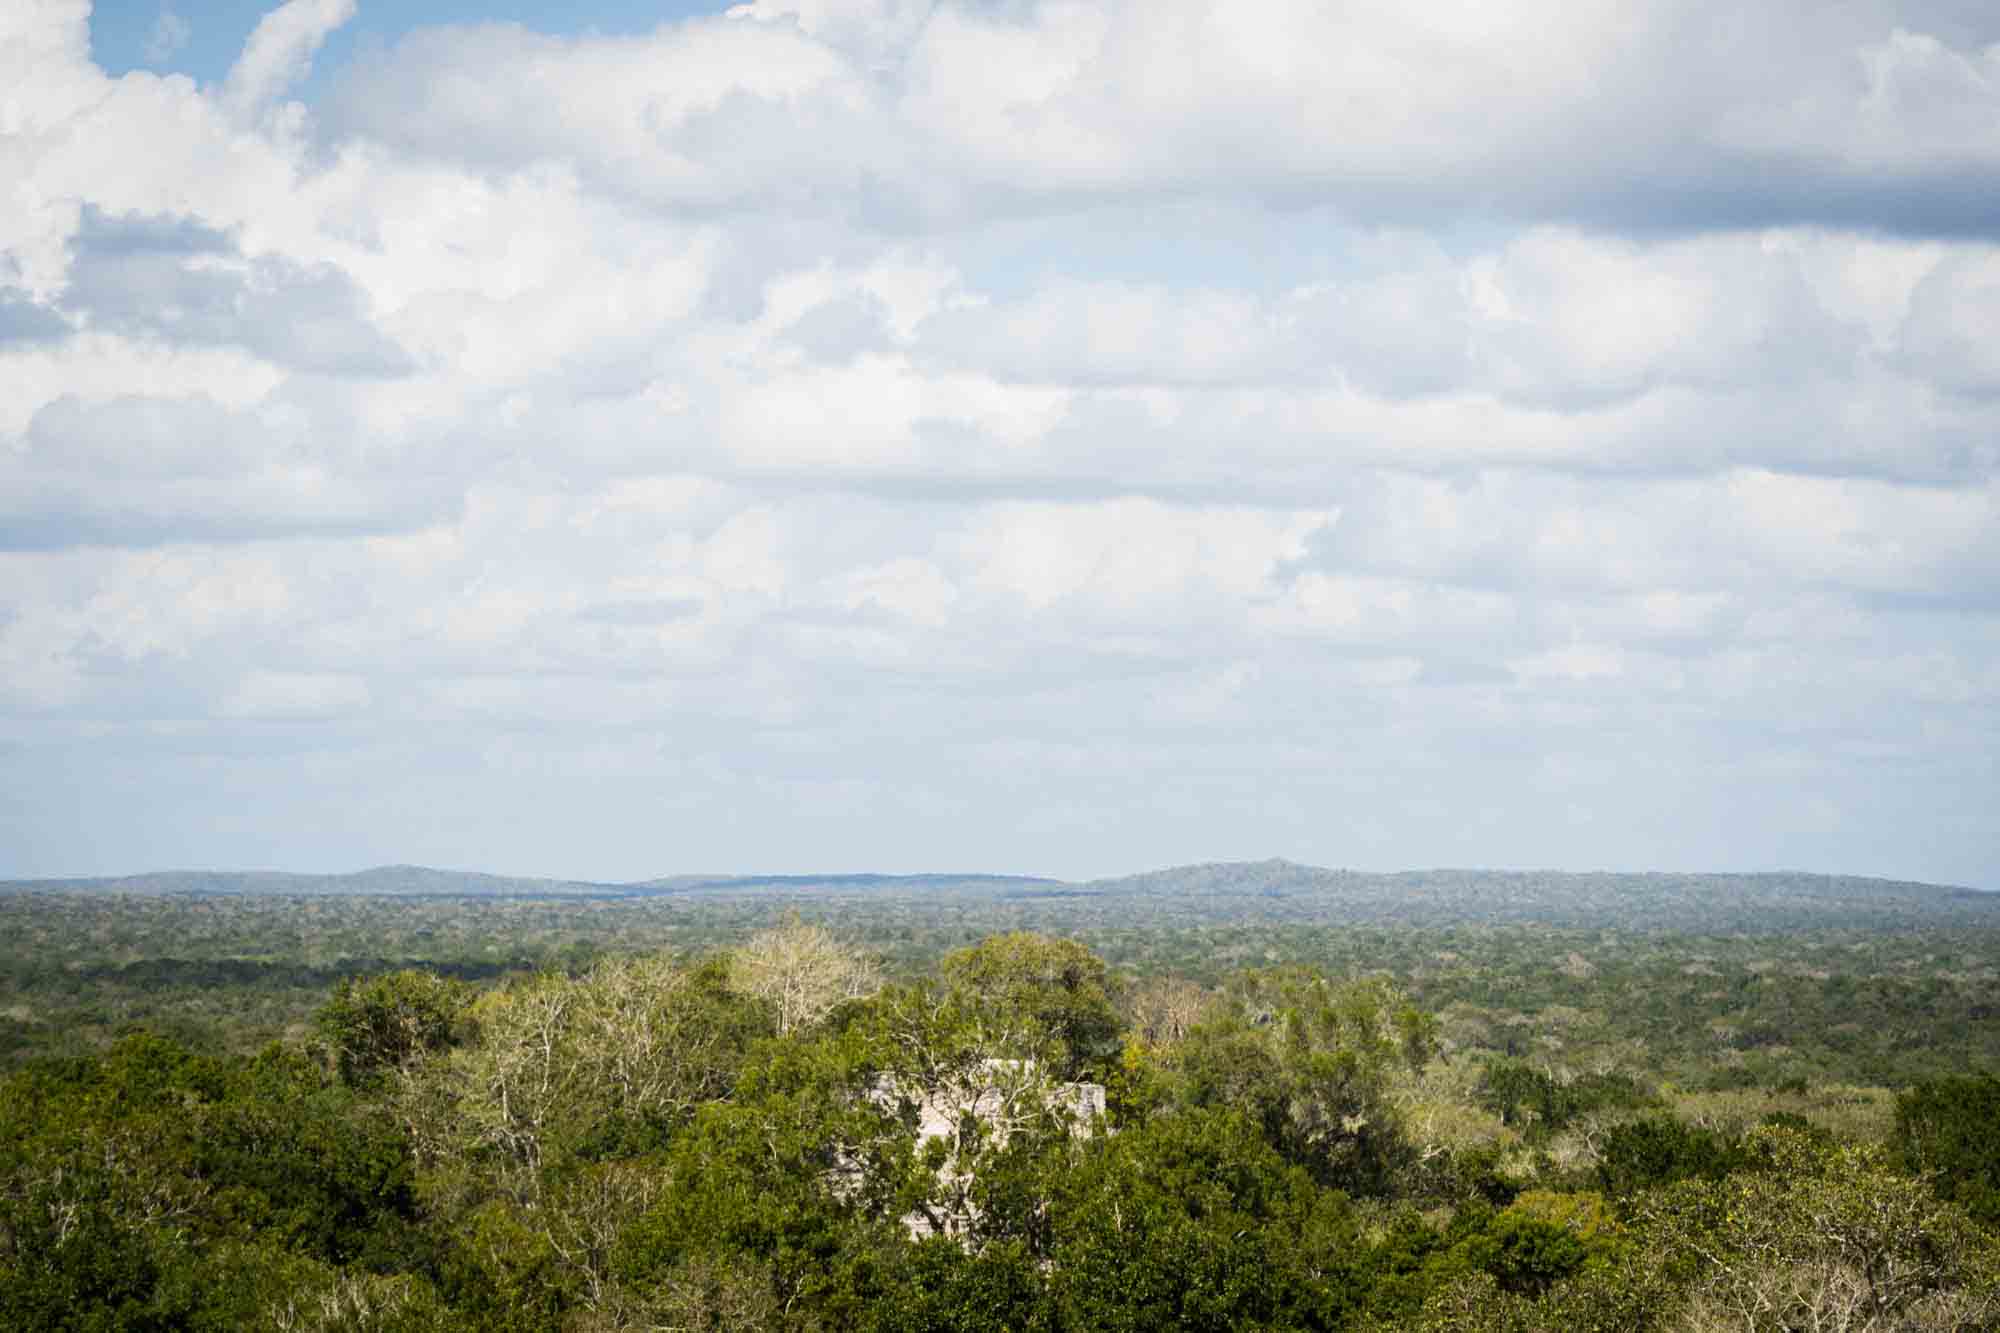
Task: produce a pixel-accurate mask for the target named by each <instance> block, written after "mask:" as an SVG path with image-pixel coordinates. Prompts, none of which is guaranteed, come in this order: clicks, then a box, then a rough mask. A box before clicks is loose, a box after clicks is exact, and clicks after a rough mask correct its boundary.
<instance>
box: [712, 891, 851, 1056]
mask: <svg viewBox="0 0 2000 1333" xmlns="http://www.w3.org/2000/svg"><path fill="white" fill-rule="evenodd" d="M729 984H730V986H731V987H733V988H734V989H736V990H738V991H740V992H742V993H743V994H745V995H749V996H752V997H754V998H756V999H759V1000H762V1001H764V1002H765V1003H767V1004H769V1005H770V1006H771V1011H772V1014H773V1015H774V1017H775V1018H776V1021H777V1025H778V1035H779V1036H790V1035H791V1034H793V1033H795V1032H800V1031H803V1030H805V1029H807V1028H812V1027H816V1026H818V1025H819V1024H820V1023H821V1022H822V1021H824V1020H825V1018H826V1016H827V1015H828V1014H830V1013H832V1012H833V1010H834V1007H835V1006H836V1005H839V1004H841V1003H842V1002H844V1001H847V1000H858V999H861V998H862V997H864V996H868V995H872V994H874V993H875V992H876V991H877V990H879V989H880V988H881V985H882V977H881V972H880V971H879V969H877V968H876V966H875V964H874V963H873V962H872V961H871V960H870V959H868V958H866V957H863V956H862V955H861V954H859V953H857V952H856V951H855V950H853V949H850V948H848V947H847V946H846V945H844V944H842V943H841V942H840V940H839V939H838V938H836V937H835V936H834V934H833V932H832V931H830V930H828V929H827V928H826V927H824V926H818V925H810V924H808V923H806V922H805V921H802V920H800V919H799V915H798V913H796V912H794V913H792V914H790V916H788V917H787V918H786V920H785V922H784V923H783V924H782V925H779V926H776V927H774V928H773V929H770V930H760V931H758V932H757V933H756V934H755V935H752V936H751V937H750V938H749V940H748V941H747V942H745V943H744V945H743V947H742V948H740V949H737V950H736V951H735V952H734V953H732V954H730V956H729Z"/></svg>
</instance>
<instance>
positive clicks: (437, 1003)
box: [314, 969, 472, 1084]
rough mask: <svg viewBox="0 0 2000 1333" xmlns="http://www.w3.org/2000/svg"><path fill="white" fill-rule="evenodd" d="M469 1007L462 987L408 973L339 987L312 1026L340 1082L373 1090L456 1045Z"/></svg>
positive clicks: (354, 979)
mask: <svg viewBox="0 0 2000 1333" xmlns="http://www.w3.org/2000/svg"><path fill="white" fill-rule="evenodd" d="M471 1003H472V991H471V989H470V988H469V987H468V986H466V984H465V983H464V982H462V981H456V980H453V979H451V978H448V977H440V976H437V975H435V974H433V973H430V972H421V971H416V970H412V969H405V970H403V971H401V972H392V973H390V974H389V975H387V976H379V977H373V978H369V979H366V980H363V979H361V978H358V977H350V978H348V979H347V980H345V981H343V982H341V983H340V984H339V985H338V986H336V987H335V988H334V991H333V998H332V999H331V1000H329V1001H327V1003H326V1005H325V1007H324V1008H322V1009H321V1010H320V1011H319V1013H318V1014H316V1015H314V1022H315V1024H316V1025H317V1026H318V1028H319V1032H320V1036H321V1038H322V1039H323V1040H324V1041H325V1042H326V1044H327V1047H328V1049H329V1050H331V1051H332V1053H333V1056H334V1061H335V1066H336V1068H338V1070H339V1071H340V1077H341V1078H342V1080H343V1081H345V1082H347V1083H349V1084H372V1083H373V1082H375V1081H376V1080H378V1079H380V1078H381V1077H382V1076H383V1075H384V1074H385V1073H387V1072H389V1071H391V1070H395V1069H399V1068H402V1067H404V1066H407V1065H409V1064H410V1063H412V1062H413V1061H415V1060H417V1059H419V1058H421V1057H422V1056H425V1055H428V1054H431V1053H433V1052H436V1051H441V1050H443V1049H445V1048H446V1047H447V1046H450V1045H452V1044H453V1042H455V1041H456V1040H457V1039H458V1038H459V1037H460V1036H461V1035H462V1033H461V1031H460V1029H461V1025H462V1024H463V1022H464V1018H465V1010H466V1008H467V1006H469V1005H470V1004H471Z"/></svg>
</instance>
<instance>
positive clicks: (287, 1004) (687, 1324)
mask: <svg viewBox="0 0 2000 1333" xmlns="http://www.w3.org/2000/svg"><path fill="white" fill-rule="evenodd" d="M1196 869H1197V870H1203V873H1202V874H1197V875H1190V876H1188V877H1187V878H1186V880H1185V881H1184V882H1183V883H1182V884H1181V886H1180V888H1178V889H1176V890H1175V892H1176V893H1179V894H1182V895H1183V896H1192V895H1195V894H1208V895H1211V896H1218V897H1223V898H1230V897H1234V896H1236V895H1238V894H1239V893H1241V892H1243V884H1244V883H1245V882H1246V880H1247V881H1248V882H1252V883H1263V884H1265V885H1266V886H1268V883H1269V879H1268V876H1260V875H1248V876H1246V875H1244V874H1232V873H1230V872H1227V871H1226V870H1225V869H1223V868H1216V869H1213V870H1208V869H1205V868H1196ZM1300 869H1303V868H1300ZM1311 873H1312V874H1313V875H1337V874H1338V873H1339V872H1311ZM717 882H718V881H714V880H710V881H704V883H707V884H709V885H711V886H712V885H714V884H715V883H717ZM721 882H723V883H728V884H731V885H732V886H733V887H731V888H730V889H729V890H728V891H726V892H723V891H716V890H714V889H712V888H711V889H710V890H707V891H697V892H692V893H680V894H668V895H659V896H643V897H636V898H632V899H582V900H579V899H576V898H573V897H565V896H550V897H547V898H541V899H537V898H532V897H528V896H523V897H521V898H519V899H515V898H511V897H510V898H503V899H497V900H486V901H472V900H455V899H431V898H396V897H353V898H346V897H325V896H318V895H313V896H306V897H298V896H279V897H270V896H264V895H249V896H240V895H234V894H226V895H221V896H217V895H212V894H202V893H183V894H167V895H153V894H105V893H102V892H99V891H83V892H62V891H50V890H49V889H48V888H47V887H42V888H37V889H35V890H34V891H31V892H18V893H14V894H10V895H6V896H4V897H0V926H5V927H7V929H6V931H5V934H4V939H5V940H6V941H7V942H6V943H5V944H0V964H4V966H0V1034H4V1038H5V1045H4V1048H0V1056H4V1059H5V1062H6V1065H7V1068H8V1071H9V1072H7V1073H6V1075H5V1081H4V1083H0V1327H7V1328H22V1329H39V1328H77V1329H84V1328H89V1329H225V1328H230V1329H233V1328H257V1327H268V1328H283V1329H459V1328H486V1329H578V1330H584V1329H603V1330H611V1329H681V1328H717V1329H721V1328H771V1329H779V1328H783V1329H845V1328H856V1329H884V1330H890V1329H893V1330H914V1329H956V1328H966V1329H985V1328H990V1329H1050V1330H1055V1329H1099V1328H1104V1329H1151V1328H1215V1329H1223V1328H1229V1329H1237V1328H1265V1329H1273V1330H1276V1329H1294V1328H1297V1329H1392V1328H1393V1329H1401V1328H1419V1329H1426V1328H1428V1329H1496V1330H1498V1329H1510V1330H1511V1329H1523V1330H1526V1329H1540V1328H1550V1329H1554V1328H1564V1329H1627V1328H1659V1329H1725V1328H1727V1329H1738V1328H1741V1329H1773V1330H1776V1329H1804V1328H1815V1329H1818V1328H1827V1329H1832V1328H1845V1329H1862V1328H1877V1329H1910V1330H1931V1329H1939V1330H1942V1329H1962V1330H1972V1329H1985V1328H1993V1327H2000V1239H1996V1233H1995V1228H1996V1227H2000V1136H1996V1135H1995V1133H1994V1132H1993V1126H1994V1124H1996V1123H2000V1079H1996V1078H1995V1077H1994V1071H1995V1070H1996V1069H2000V1059H1996V1055H2000V1042H1996V1032H1995V1027H1996V1023H1995V1018H1996V1015H1995V1012H1994V1007H1993V1001H1992V998H1991V997H1992V996H1993V995H1994V994H1995V993H1996V986H1995V982H1996V979H2000V973H1996V966H2000V931H1996V930H1995V929H1994V928H1992V927H1990V926H1986V925H1982V924H1978V923H1976V922H1971V923H1969V922H1967V921H1965V920H1963V919H1960V918H1958V917H1957V916H1955V915H1954V914H1955V913H1959V912H1961V911H1976V910H1978V909H1979V907H1980V904H1978V903H1975V904H1974V906H1973V907H1972V908H1965V907H1964V906H1963V905H1962V904H1954V903H1953V902H1952V901H1951V899H1950V897H1949V895H1943V896H1940V897H1938V898H1936V899H1932V898H1927V897H1926V896H1925V895H1923V894H1916V893H1904V894H1903V895H1902V896H1901V897H1900V898H1898V896H1897V895H1896V894H1895V893H1889V894H1886V895H1885V897H1886V898H1888V899H1890V900H1891V901H1890V902H1889V903H1888V905H1885V906H1878V908H1877V909H1875V910H1876V914H1877V915H1876V920H1877V924H1876V925H1875V926H1873V927H1869V926H1863V925H1859V924H1856V920H1857V918H1856V913H1857V911H1859V910H1860V909H1856V908H1854V907H1853V906H1852V904H1851V898H1850V895H1851V893H1852V889H1853V885H1852V883H1851V882H1839V883H1837V884H1832V885H1831V886H1830V887H1829V886H1828V885H1822V886H1821V887H1822V890H1823V891H1822V892H1821V893H1820V895H1819V897H1818V898H1816V899H1814V898H1812V895H1811V894H1810V893H1803V892H1802V891H1800V889H1799V887H1798V886H1797V885H1796V884H1780V885H1779V886H1778V889H1777V891H1781V892H1782V893H1784V894H1786V895H1789V897H1790V898H1791V899H1799V898H1802V897H1803V898H1807V899H1811V900H1812V901H1814V902H1820V903H1825V902H1833V903H1836V904H1839V906H1837V907H1836V908H1835V909H1832V910H1831V913H1830V915H1827V916H1824V917H1822V918H1818V919H1817V920H1818V924H1816V925H1810V926H1806V925H1800V924H1799V923H1797V922H1796V921H1789V919H1776V918H1773V919H1769V920H1768V921H1767V928H1766V929H1763V930H1717V931H1714V932H1712V933H1701V932H1699V931H1696V930H1691V929H1687V928H1685V927H1684V926H1682V927H1680V928H1675V929H1655V928H1648V927H1646V926H1645V925H1644V924H1643V921H1644V920H1645V919H1646V918H1645V917H1644V916H1643V915H1641V916H1640V917H1638V918H1635V920H1636V921H1638V922H1640V924H1628V925H1626V926H1624V927H1613V926H1608V925H1603V924H1589V925H1585V924H1577V923H1576V920H1575V919H1574V918H1568V917H1564V918H1559V919H1555V920H1536V919H1517V918H1516V917H1514V916H1511V915H1507V914H1499V915H1492V916H1489V917H1488V918H1486V919H1479V920H1457V921H1449V922H1434V921H1433V920H1431V919H1428V918H1426V919H1422V920H1418V921H1414V922H1398V921H1383V920H1363V921H1358V922H1357V921H1345V920H1339V919H1332V918H1330V916H1329V915H1326V914H1322V916H1321V917H1320V918H1319V919H1316V920H1302V919H1296V918H1294V917H1292V916H1290V915H1286V914H1284V913H1272V914H1268V915H1266V916H1263V917H1252V916H1248V915H1243V914H1239V915H1238V916H1237V917H1236V918H1235V919H1224V918H1222V917H1221V916H1220V915H1219V914H1218V915H1217V916H1215V917H1210V916H1207V915H1203V914H1199V913H1197V914H1194V915H1193V916H1191V917H1190V918H1189V919H1187V920H1185V921H1183V922H1181V923H1179V924H1175V923H1172V922H1168V921H1162V920H1156V919H1151V918H1146V917H1136V918H1128V919H1125V920H1117V919H1115V914H1114V916H1113V919H1106V918H1105V916H1104V915H1102V914H1101V912H1100V904H1098V903H1097V902H1096V901H1094V899H1093V898H1092V897H1090V896H1085V897H1083V898H1077V897H1060V896H1055V894H1056V892H1058V891H1060V889H1061V888H1062V886H1057V885H1052V884H1049V883H1047V882H1036V881H1000V880H992V881H988V882H987V883H986V885H985V887H984V888H983V889H981V890H979V891H978V892H976V893H975V892H972V891H970V890H968V889H967V888H965V886H966V885H968V884H970V883H973V882H975V881H974V880H973V878H972V877H949V878H948V879H946V880H943V881H940V882H942V883H945V884H947V885H949V886H955V887H947V888H945V889H943V890H942V891H939V890H938V888H937V884H936V883H934V884H933V885H932V888H931V891H930V893H929V896H926V894H925V893H924V892H920V891H918V890H917V888H916V887H915V886H913V885H898V884H897V883H895V882H893V881H890V880H873V879H858V878H857V879H851V880H850V881H849V882H848V883H847V886H846V888H845V889H844V890H841V891H839V892H832V891H828V890H827V885H828V884H830V883H832V881H830V880H818V879H811V878H803V879H801V880H796V881H793V882H791V883H789V884H787V883H784V882H781V881H756V882H755V883H756V884H758V885H759V886H761V887H759V888H755V889H752V888H748V887H745V885H746V883H748V882H746V881H741V880H733V881H731V880H724V881H721ZM1157 889H1158V886H1157V885H1155V886H1152V887H1151V888H1150V889H1149V892H1154V893H1156V896H1157ZM1676 891H1682V892H1687V893H1695V892H1698V891H1699V890H1698V887H1690V886H1687V885H1682V886H1680V888H1679V889H1678V890H1676ZM1256 892H1260V893H1261V892H1262V890H1261V889H1258V890H1256ZM1937 902H1944V903H1946V904H1947V906H1946V907H1945V908H1944V909H1943V910H1944V916H1943V917H1942V918H1939V917H1933V916H1929V915H1927V912H1929V911H1930V909H1931V907H1933V906H1935V904H1936V903H1937ZM1912 904H1915V905H1914V906H1913V905H1912ZM801 909H804V913H803V914H801ZM815 909H817V910H815ZM1746 910H1747V909H1746ZM1800 910H1814V909H1800ZM1788 922H1789V923H1788ZM1079 1084H1082V1085H1087V1086H1095V1087H1099V1088H1101V1089H1102V1090H1103V1101H1102V1105H1103V1112H1102V1114H1101V1116H1100V1115H1095V1114H1092V1113H1090V1111H1089V1110H1088V1108H1089V1107H1090V1106H1091V1105H1093V1103H1091V1102H1089V1101H1088V1100H1084V1101H1079V1100H1077V1099H1076V1098H1074V1097H1072V1096H1071V1095H1069V1094H1068V1093H1066V1091H1065V1089H1068V1088H1073V1087H1075V1086H1077V1085H1079ZM940 1108H942V1110H943V1112H944V1113H943V1114H939V1112H940Z"/></svg>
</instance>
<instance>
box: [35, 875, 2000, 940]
mask: <svg viewBox="0 0 2000 1333" xmlns="http://www.w3.org/2000/svg"><path fill="white" fill-rule="evenodd" d="M22 892H39V893H109V894H173V895H206V896H245V895H256V896H267V897H317V896H327V895H347V896H358V897H376V898H458V899H542V900H549V899H592V898H596V899H605V898H619V899H633V898H671V899H676V900H679V901H682V902H685V903H687V904H688V905H690V906H693V905H696V904H698V903H700V902H703V901H715V902H734V903H741V902H746V901H757V902H765V903H776V904H782V903H787V902H797V903H798V904H799V905H801V906H818V907H837V906H841V905H845V904H854V905H857V906H858V905H863V904H878V905H888V904H893V903H896V902H899V901H906V902H919V901H921V902H924V903H928V904H933V905H935V904H938V903H940V902H950V901H958V902H962V903H966V904H971V903H980V904H987V905H995V906H999V907H1002V908H1006V909H1008V910H1009V911H1012V912H1018V914H1019V917H1020V920H1021V921H1022V923H1023V924H1024V925H1034V926H1039V927H1041V928H1044V929H1052V930H1060V929H1064V928H1065V927H1074V926H1079V925H1093V926H1118V925H1128V926H1133V927H1144V926H1159V925H1169V924H1203V923H1212V924H1226V923H1230V922H1244V921H1268V922H1293V923H1301V924H1307V923H1310V924H1332V925H1343V924H1344V925H1354V926H1391V925H1406V926H1427V927H1444V926H1460V925H1466V926H1476V925H1482V924H1485V925H1519V924H1536V923H1539V924H1543V925H1549V926H1564V927H1602V928H1611V929H1630V930H1681V931H1691V932H1700V933H1721V932H1728V931H1735V930H1770V929H1789V928H1803V927H1826V928H1840V927H1853V928H1857V929H1861V928H1866V929H1880V928H1884V927H1889V928H1896V927H1916V926H1939V925H1953V924H1968V925H1971V924H1979V925H1989V926H2000V894H1995V893H1983V892H1980V891H1978V890H1975V889H1967V888H1956V887H1952V886H1948V885H1938V884H1922V883H1915V882H1911V881H1904V880H1887V879H1869V878H1863V877H1859V876H1851V875H1811V874H1802V873H1786V872H1777V873H1761V874H1665V873H1644V874H1622V873H1614V872H1610V871H1591V872H1582V873H1578V872H1567V871H1550V870H1536V871H1518V870H1448V869H1447V870H1407V871H1399V872H1395V873H1386V874H1385V873H1373V872H1363V871H1355V870H1333V869H1326V868H1323V867H1319V866H1308V865H1299V864H1297V863H1295V862H1291V861H1283V860H1272V861H1226V862H1212V863H1207V864H1201V865H1187V866H1176V867H1173V868H1171V869H1167V870H1154V871H1149V872H1147V873H1145V874H1139V875H1127V876H1122V877H1118V878H1111V879H1099V880H1090V881H1086V882H1080V883H1073V882H1068V881H1063V880H1054V879H1038V878H1034V877H1031V876H1020V875H983V874H928V875H881V874H826V875H670V876H665V877H662V878H658V879H649V880H639V881H632V882H628V883H607V882H601V881H593V880H568V879H536V878H520V877H512V876H506V875H489V874H479V873H474V872H470V871H458V870H434V869H430V868H427V867H424V866H380V867H377V868H375V869H372V870H363V871H358V872H356V873H353V874H346V875H300V874H287V873H282V872H278V871H204V870H174V871H156V872H153V873H149V874H143V875H128V876H122V877H115V878H102V879H44V880H7V881H0V893H22Z"/></svg>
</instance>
